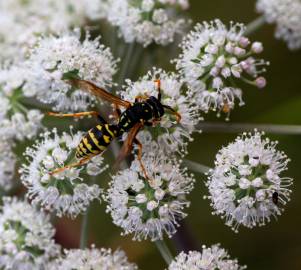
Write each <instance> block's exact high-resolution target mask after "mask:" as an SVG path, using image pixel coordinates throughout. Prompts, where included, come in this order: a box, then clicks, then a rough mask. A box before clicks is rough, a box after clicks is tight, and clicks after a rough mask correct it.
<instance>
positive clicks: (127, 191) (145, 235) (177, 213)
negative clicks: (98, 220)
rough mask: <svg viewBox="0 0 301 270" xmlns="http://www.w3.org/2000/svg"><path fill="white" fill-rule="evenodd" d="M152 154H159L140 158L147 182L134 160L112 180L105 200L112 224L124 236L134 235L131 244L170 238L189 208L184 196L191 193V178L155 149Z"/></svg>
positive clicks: (178, 165) (192, 178) (148, 154)
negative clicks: (139, 241)
mask: <svg viewBox="0 0 301 270" xmlns="http://www.w3.org/2000/svg"><path fill="white" fill-rule="evenodd" d="M154 150H156V152H158V153H156V152H152V151H149V152H148V153H147V154H145V155H144V156H143V162H144V164H145V166H146V167H145V169H146V173H147V175H148V177H149V179H146V178H145V175H144V173H143V172H142V171H141V167H140V164H139V162H138V161H137V160H135V161H134V162H132V165H131V167H130V168H129V169H126V170H123V171H121V172H120V173H118V174H117V175H115V176H113V179H112V182H111V183H110V188H109V190H108V192H107V195H106V196H105V199H106V200H107V201H108V207H107V211H108V212H109V213H110V214H111V216H112V218H113V222H114V223H115V224H116V225H117V226H119V227H121V228H122V229H123V230H124V232H123V234H129V233H133V235H134V237H133V239H134V240H142V239H150V240H152V241H156V240H160V239H163V237H164V235H165V234H166V235H167V236H168V237H171V236H172V235H173V234H175V232H176V227H177V226H178V225H179V224H178V222H179V221H180V220H181V219H183V218H184V217H186V216H187V214H186V213H185V212H184V209H185V208H187V207H188V206H189V205H190V202H189V201H188V199H187V198H186V195H188V194H189V193H190V192H191V190H192V189H193V184H194V177H193V176H192V175H189V174H188V173H187V172H186V169H181V168H180V164H179V163H178V162H177V161H175V160H173V159H171V160H170V159H167V158H166V156H165V155H164V153H163V152H162V151H160V149H159V148H158V147H154Z"/></svg>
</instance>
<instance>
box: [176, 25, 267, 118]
mask: <svg viewBox="0 0 301 270" xmlns="http://www.w3.org/2000/svg"><path fill="white" fill-rule="evenodd" d="M244 32H245V26H244V25H243V24H239V23H236V24H234V23H231V25H230V28H227V26H226V25H224V24H223V23H222V22H221V21H220V20H215V21H213V22H210V23H208V22H203V23H202V24H197V25H196V26H195V28H194V30H193V31H191V32H190V34H188V35H187V36H186V38H184V40H183V43H182V45H181V48H182V53H181V54H180V56H179V58H178V59H176V60H174V62H175V63H176V68H177V69H178V70H179V72H180V74H181V77H182V79H183V81H184V82H186V83H187V84H188V86H189V87H190V88H191V90H193V92H194V93H195V99H196V102H197V104H198V105H199V109H200V110H201V111H204V112H208V111H210V110H213V111H218V115H219V114H220V112H224V113H226V114H227V118H228V116H229V113H230V111H231V110H232V109H233V108H234V105H235V101H236V99H238V100H239V105H244V102H243V100H242V89H241V88H239V87H238V86H237V83H239V81H242V82H246V83H248V84H250V85H254V86H256V87H258V88H264V87H265V85H266V80H265V78H264V77H262V76H261V75H260V74H261V73H263V72H265V66H266V65H268V64H269V63H268V62H266V61H264V60H262V59H257V55H258V54H260V53H261V52H262V51H263V46H262V44H261V43H260V42H253V43H251V41H250V40H249V39H248V38H247V37H245V36H244Z"/></svg>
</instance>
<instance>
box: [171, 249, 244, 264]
mask: <svg viewBox="0 0 301 270" xmlns="http://www.w3.org/2000/svg"><path fill="white" fill-rule="evenodd" d="M245 268H246V267H245V266H240V265H238V262H237V260H236V259H235V260H232V259H230V256H229V255H228V252H227V251H226V250H225V249H223V248H221V247H220V245H219V244H217V245H213V246H212V247H210V248H207V247H206V246H203V247H202V252H198V251H190V252H189V253H188V254H186V253H184V252H181V253H180V254H179V255H178V256H177V257H176V258H175V259H174V260H173V261H172V263H171V264H170V265H169V267H168V270H192V269H194V270H243V269H245Z"/></svg>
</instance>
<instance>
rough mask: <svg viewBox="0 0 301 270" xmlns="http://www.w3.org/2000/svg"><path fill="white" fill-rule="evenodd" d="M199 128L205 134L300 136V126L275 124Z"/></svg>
mask: <svg viewBox="0 0 301 270" xmlns="http://www.w3.org/2000/svg"><path fill="white" fill-rule="evenodd" d="M198 128H199V129H201V130H202V131H203V132H207V133H210V132H213V133H214V132H223V133H241V132H246V131H254V129H258V130H259V131H264V132H266V133H270V134H276V135H300V134H301V126H300V125H273V124H248V123H246V124H245V123H210V122H207V123H200V124H199V125H198Z"/></svg>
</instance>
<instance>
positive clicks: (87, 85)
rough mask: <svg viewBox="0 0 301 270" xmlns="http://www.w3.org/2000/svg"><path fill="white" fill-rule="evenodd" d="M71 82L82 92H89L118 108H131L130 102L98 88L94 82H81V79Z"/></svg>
mask: <svg viewBox="0 0 301 270" xmlns="http://www.w3.org/2000/svg"><path fill="white" fill-rule="evenodd" d="M71 82H72V84H74V85H76V86H77V87H78V88H80V89H81V90H83V91H87V92H89V93H91V94H93V95H94V96H96V97H99V98H101V99H103V100H106V101H108V102H110V103H113V104H115V105H117V106H122V107H125V108H129V107H130V106H131V103H130V102H128V101H126V100H123V99H121V98H119V97H117V96H115V95H113V94H111V93H109V92H108V91H106V90H105V89H102V88H100V87H98V86H96V85H95V84H93V83H92V82H89V81H86V80H80V79H72V80H71Z"/></svg>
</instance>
